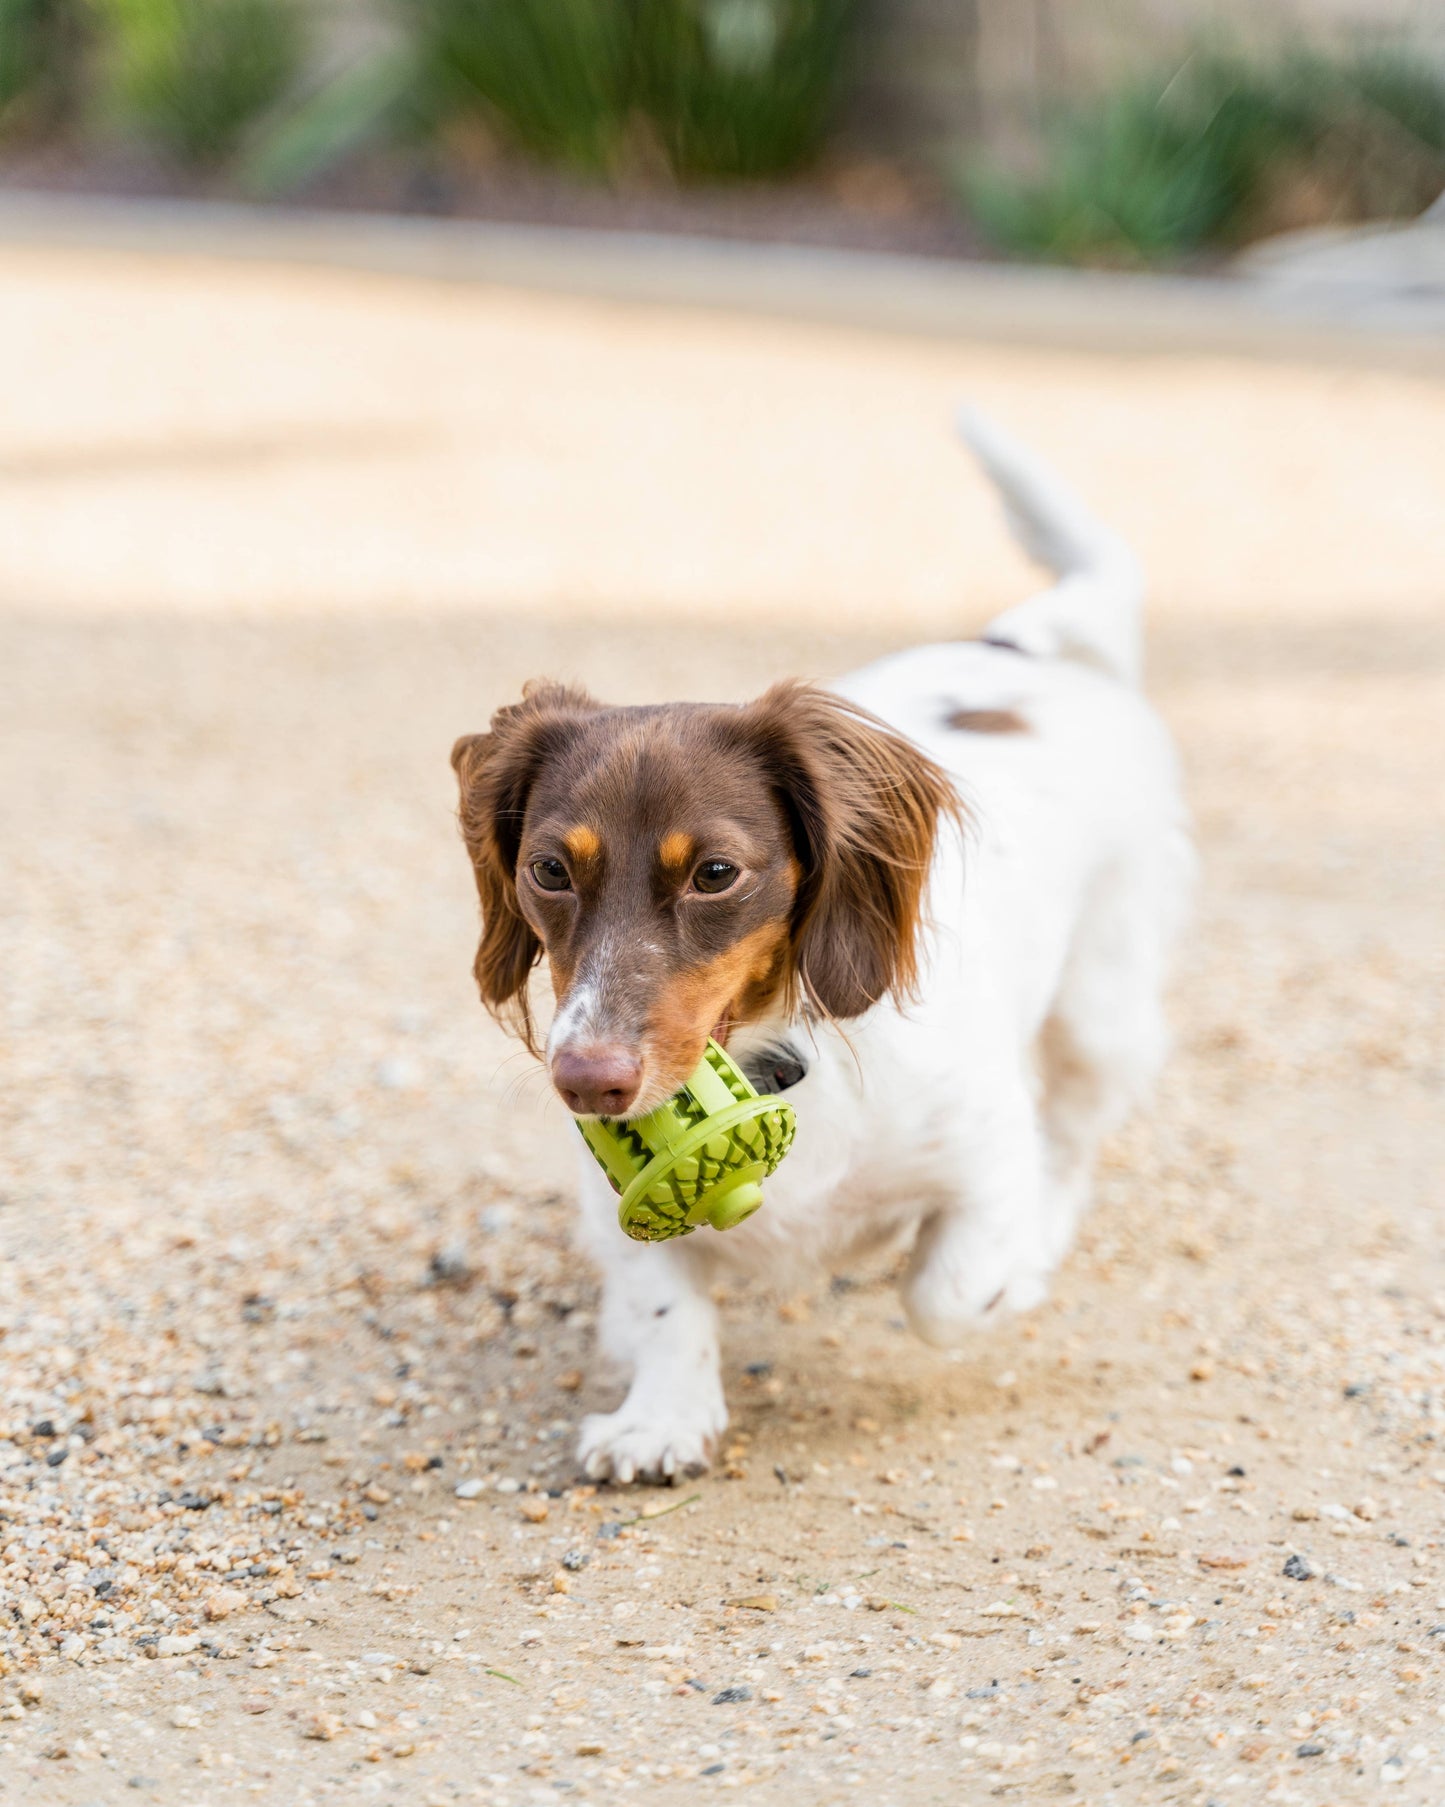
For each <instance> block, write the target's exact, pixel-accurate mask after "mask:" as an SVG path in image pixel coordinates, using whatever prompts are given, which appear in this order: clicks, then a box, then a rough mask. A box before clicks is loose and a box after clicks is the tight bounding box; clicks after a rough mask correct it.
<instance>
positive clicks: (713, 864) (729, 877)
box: [692, 860, 738, 892]
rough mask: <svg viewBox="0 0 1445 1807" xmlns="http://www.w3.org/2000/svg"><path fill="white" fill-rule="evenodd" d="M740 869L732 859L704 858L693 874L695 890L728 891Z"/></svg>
mask: <svg viewBox="0 0 1445 1807" xmlns="http://www.w3.org/2000/svg"><path fill="white" fill-rule="evenodd" d="M737 875H738V869H737V867H736V866H734V865H733V863H732V861H731V860H704V861H703V863H702V864H701V865H700V866H699V867H698V869H697V871H696V872H694V873H693V875H692V888H693V890H694V891H707V892H715V891H726V890H727V889H728V887H729V886H730V885H731V884H732V883H733V881H734V880H735V879H736V878H737Z"/></svg>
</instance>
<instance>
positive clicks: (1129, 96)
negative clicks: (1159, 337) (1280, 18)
mask: <svg viewBox="0 0 1445 1807" xmlns="http://www.w3.org/2000/svg"><path fill="white" fill-rule="evenodd" d="M961 186H962V189H963V193H964V196H965V198H966V200H967V202H968V204H969V205H970V207H971V208H972V210H973V212H974V214H975V215H976V217H977V218H978V220H979V222H980V224H981V225H982V226H983V227H984V229H985V231H986V232H987V233H988V234H989V235H990V236H991V237H992V238H993V239H994V240H995V241H996V242H997V243H998V244H999V245H1001V246H1003V247H1004V248H1005V249H1007V250H1010V251H1016V252H1024V253H1026V254H1029V255H1033V256H1042V257H1050V258H1058V259H1063V260H1065V261H1068V262H1075V263H1095V264H1130V263H1149V262H1156V261H1160V260H1164V259H1171V258H1174V259H1177V258H1180V257H1185V256H1188V255H1190V254H1191V253H1198V252H1202V251H1206V250H1218V249H1226V248H1229V247H1233V246H1237V245H1239V244H1241V243H1244V242H1246V241H1247V240H1248V239H1250V238H1252V237H1256V236H1259V235H1261V234H1262V233H1266V232H1272V231H1282V230H1287V229H1289V228H1291V227H1299V226H1314V225H1321V224H1325V223H1327V222H1334V221H1344V220H1361V219H1370V218H1379V217H1391V216H1402V215H1410V214H1414V213H1417V212H1419V211H1420V210H1421V209H1422V208H1423V207H1425V206H1427V205H1428V204H1429V203H1430V202H1431V201H1432V200H1433V199H1434V197H1435V196H1436V195H1437V194H1439V193H1440V191H1441V189H1442V188H1445V73H1442V72H1439V71H1436V70H1434V69H1432V68H1430V67H1429V66H1428V65H1427V64H1426V63H1425V62H1424V61H1423V59H1419V60H1417V59H1408V60H1407V59H1406V58H1404V57H1403V56H1399V55H1385V54H1383V53H1364V52H1362V53H1355V54H1352V55H1349V56H1345V57H1339V58H1329V57H1325V56H1322V55H1318V54H1305V53H1294V54H1291V55H1288V56H1284V57H1281V58H1279V59H1277V60H1273V61H1259V60H1254V59H1244V58H1240V57H1235V56H1230V55H1227V54H1222V53H1218V52H1204V53H1199V54H1196V55H1194V56H1191V57H1190V58H1189V59H1188V60H1187V61H1186V62H1185V63H1184V65H1183V66H1182V67H1181V68H1179V69H1177V70H1175V71H1174V72H1173V73H1172V74H1171V75H1170V76H1169V77H1167V78H1163V77H1161V78H1156V79H1152V80H1145V81H1137V80H1136V81H1133V82H1131V83H1129V84H1128V85H1127V86H1125V87H1123V88H1121V89H1119V90H1117V91H1115V92H1114V93H1113V94H1110V95H1107V96H1106V97H1105V98H1104V99H1103V100H1102V101H1100V102H1097V103H1095V104H1091V105H1090V106H1088V107H1086V108H1085V107H1075V108H1072V109H1069V110H1068V111H1067V112H1065V113H1064V114H1062V115H1061V116H1060V117H1058V118H1056V119H1054V120H1052V121H1050V122H1049V123H1048V124H1047V126H1046V129H1045V134H1044V150H1043V157H1042V167H1041V168H1040V169H1039V171H1038V172H1037V173H1034V174H1029V175H1018V174H1016V173H1011V172H1005V171H1002V170H1000V169H998V168H996V167H990V166H989V164H988V163H987V162H986V161H983V160H980V161H979V162H978V163H976V164H975V165H974V166H973V167H972V168H970V169H968V170H967V171H966V172H965V174H964V176H963V178H962V184H961Z"/></svg>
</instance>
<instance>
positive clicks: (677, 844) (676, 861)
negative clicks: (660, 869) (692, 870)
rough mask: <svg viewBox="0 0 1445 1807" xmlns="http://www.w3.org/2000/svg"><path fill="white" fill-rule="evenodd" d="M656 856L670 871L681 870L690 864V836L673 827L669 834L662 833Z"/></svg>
mask: <svg viewBox="0 0 1445 1807" xmlns="http://www.w3.org/2000/svg"><path fill="white" fill-rule="evenodd" d="M657 857H658V858H659V859H660V860H661V861H662V863H663V865H664V866H666V867H667V868H668V869H669V870H670V871H673V872H677V871H681V870H682V869H683V868H684V867H686V866H690V865H691V864H692V836H691V835H690V834H683V832H682V830H681V829H674V830H673V832H672V833H671V834H667V835H664V836H663V837H662V840H661V842H660V843H659V845H658V849H657Z"/></svg>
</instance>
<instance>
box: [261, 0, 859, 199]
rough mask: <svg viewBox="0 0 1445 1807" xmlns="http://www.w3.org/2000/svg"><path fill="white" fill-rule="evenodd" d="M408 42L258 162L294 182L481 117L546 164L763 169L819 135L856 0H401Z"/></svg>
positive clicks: (720, 172)
mask: <svg viewBox="0 0 1445 1807" xmlns="http://www.w3.org/2000/svg"><path fill="white" fill-rule="evenodd" d="M393 4H394V6H395V8H396V15H397V18H398V20H399V23H400V24H401V26H402V27H403V32H402V46H403V47H402V49H400V50H392V51H390V52H380V53H378V54H377V55H376V57H375V58H374V59H373V62H372V64H371V65H369V66H367V67H366V68H364V69H359V70H358V69H352V70H349V71H347V72H345V73H344V74H343V75H342V76H340V77H338V78H336V80H335V81H334V82H332V83H331V84H329V85H328V86H327V87H326V88H324V89H322V90H321V91H320V92H319V93H318V94H316V95H315V96H313V98H312V99H311V100H310V101H309V102H308V103H307V104H306V106H305V107H304V108H302V109H301V113H300V115H299V116H298V117H297V118H296V119H295V120H294V121H292V122H290V123H288V124H287V125H286V126H284V127H283V128H282V129H281V132H280V135H279V141H278V142H277V143H276V144H274V145H269V146H267V147H266V148H265V149H263V151H262V152H261V154H260V156H259V157H258V158H257V160H256V161H255V163H254V165H253V167H252V176H253V179H254V180H256V181H257V182H259V183H260V184H261V185H263V186H267V185H271V186H274V185H276V184H278V183H281V184H294V183H296V182H299V181H303V180H305V179H306V178H307V176H308V174H311V173H316V172H317V171H319V170H320V169H321V168H324V167H325V165H326V164H327V162H328V161H332V160H335V158H336V157H338V156H340V155H343V154H345V153H346V152H347V151H349V150H350V149H352V148H354V147H355V146H356V145H358V144H360V143H364V142H367V141H368V140H374V139H377V138H382V137H386V136H391V137H392V138H393V139H396V138H407V137H412V138H415V137H417V136H423V137H430V138H432V139H436V138H439V137H440V138H445V136H446V135H447V133H448V131H449V130H451V129H452V128H454V127H456V126H457V125H458V124H463V125H464V124H467V123H469V122H478V121H479V122H481V123H482V124H484V125H485V126H487V127H488V128H490V129H491V130H493V131H495V132H496V134H497V135H498V136H499V137H500V138H501V139H503V140H504V141H506V142H508V143H510V144H512V145H513V146H515V147H516V148H518V149H520V150H522V151H525V152H527V153H528V154H530V155H531V156H533V157H536V158H538V159H540V160H541V161H544V162H547V163H554V164H559V165H561V166H563V167H565V168H569V169H574V170H579V171H583V172H585V173H589V174H595V175H616V174H619V173H622V172H625V171H626V169H627V168H628V167H629V166H630V165H633V164H635V163H636V162H638V161H640V160H645V159H648V158H649V156H650V160H651V161H652V162H653V163H656V162H657V161H658V160H659V157H660V159H661V160H662V161H664V162H665V163H666V164H667V166H668V168H669V169H670V170H671V172H672V173H673V174H674V175H676V176H679V177H684V178H686V177H715V178H717V177H749V176H754V177H761V176H770V175H778V174H782V173H785V172H786V171H788V170H791V169H794V168H796V167H798V166H799V165H800V164H802V163H804V162H805V161H806V160H807V159H808V157H810V156H811V155H812V154H813V153H814V152H815V151H816V150H817V149H818V147H819V145H820V144H821V143H822V140H823V136H824V133H825V131H826V129H827V125H828V119H829V114H830V111H831V107H832V103H833V101H834V100H835V99H836V97H837V93H838V89H839V87H840V83H841V74H842V69H843V64H844V60H845V53H846V49H847V42H848V33H849V26H850V24H851V21H852V19H853V16H854V13H855V11H856V5H855V0H393Z"/></svg>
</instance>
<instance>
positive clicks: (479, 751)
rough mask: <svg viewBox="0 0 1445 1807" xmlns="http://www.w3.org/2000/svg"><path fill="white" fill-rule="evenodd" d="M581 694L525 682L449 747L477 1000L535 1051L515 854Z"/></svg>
mask: <svg viewBox="0 0 1445 1807" xmlns="http://www.w3.org/2000/svg"><path fill="white" fill-rule="evenodd" d="M596 706H597V705H596V704H595V703H594V702H593V701H592V699H591V698H590V697H589V696H588V695H587V694H586V692H585V691H581V690H573V689H570V688H568V687H567V686H565V685H561V684H529V685H528V686H527V687H526V689H525V690H524V691H523V693H522V701H521V702H520V703H512V704H509V705H508V706H507V707H506V708H505V709H499V710H498V711H497V713H496V714H495V715H494V716H493V717H492V721H491V727H490V730H489V732H487V733H486V734H464V735H463V736H462V737H461V739H460V740H459V741H458V742H457V743H456V745H455V746H454V747H453V748H452V769H453V771H455V773H456V775H457V784H458V786H459V788H460V792H461V799H460V804H459V807H458V818H459V820H460V822H461V829H462V838H463V840H464V841H465V842H466V844H467V852H468V853H469V854H470V856H471V861H472V871H473V873H474V874H475V876H476V881H477V895H478V897H479V898H480V899H481V905H482V938H481V943H480V945H479V946H478V948H477V957H476V961H475V963H474V964H473V967H472V971H473V972H474V973H475V975H476V980H477V989H478V990H479V991H480V992H481V994H482V1002H483V1003H484V1004H485V1005H486V1006H487V1008H488V1010H490V1011H491V1013H492V1015H493V1016H495V1017H496V1018H497V1019H498V1020H499V1021H504V1022H505V1021H510V1023H511V1025H512V1026H513V1027H515V1028H516V1029H517V1030H518V1031H519V1032H520V1034H521V1036H522V1039H523V1040H524V1041H525V1042H526V1044H527V1046H528V1047H529V1048H530V1049H531V1050H532V1052H533V1053H535V1052H536V1044H535V1041H534V1038H533V1035H532V1015H531V1010H530V1008H529V1006H528V1002H527V981H528V978H529V977H530V975H531V971H532V968H533V967H534V966H535V965H536V964H537V962H538V961H539V960H540V959H541V958H542V944H541V942H540V941H539V940H538V939H537V936H536V935H535V933H534V932H533V930H532V925H531V924H530V923H529V922H528V921H527V919H526V917H525V916H524V915H523V914H522V911H521V908H520V906H519V904H518V902H517V882H516V874H517V856H518V852H519V850H520V847H521V839H522V824H523V821H524V820H525V818H526V813H527V797H528V793H529V792H530V791H531V788H532V783H533V780H534V779H535V778H536V775H537V773H538V771H539V770H540V768H541V764H542V761H543V760H544V759H545V758H546V756H547V753H548V751H549V749H550V748H551V747H553V746H555V745H556V744H557V743H558V741H559V738H560V737H561V736H565V734H566V733H567V731H568V729H569V728H570V727H571V726H572V725H573V724H574V723H575V722H576V719H577V717H578V716H579V715H582V714H585V713H587V712H588V711H590V710H592V709H595V708H596Z"/></svg>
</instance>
